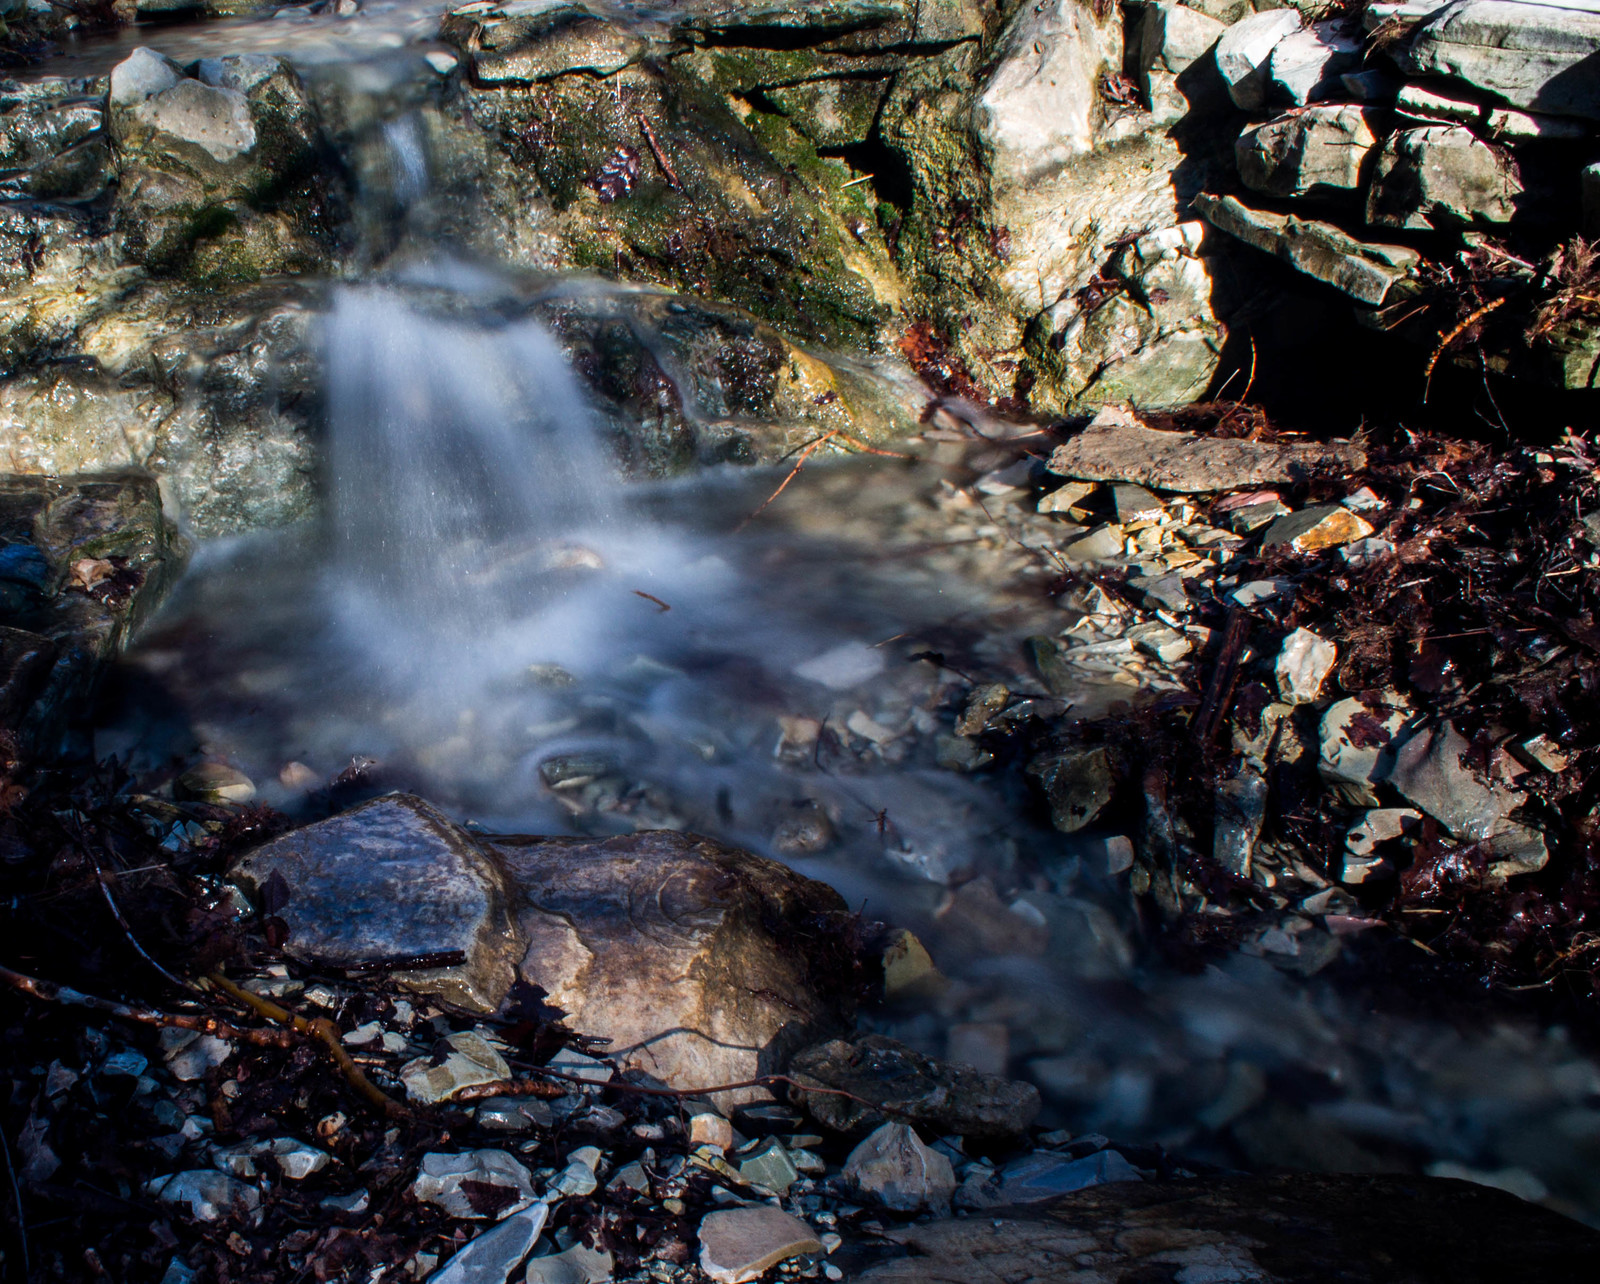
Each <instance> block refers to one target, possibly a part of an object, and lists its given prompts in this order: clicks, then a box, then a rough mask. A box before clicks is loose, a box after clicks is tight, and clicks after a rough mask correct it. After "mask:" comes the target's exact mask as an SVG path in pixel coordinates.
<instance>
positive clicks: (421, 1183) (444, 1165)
mask: <svg viewBox="0 0 1600 1284" xmlns="http://www.w3.org/2000/svg"><path fill="white" fill-rule="evenodd" d="M468 1182H471V1183H473V1184H474V1185H488V1186H500V1187H503V1188H504V1189H506V1190H507V1191H509V1192H511V1193H512V1194H513V1195H514V1196H515V1197H516V1199H517V1201H518V1202H521V1203H524V1204H528V1203H532V1202H533V1186H532V1185H531V1184H530V1180H529V1173H528V1170H527V1169H526V1168H525V1167H523V1166H522V1164H521V1163H519V1162H518V1161H517V1159H516V1158H515V1157H514V1156H512V1155H508V1154H507V1153H506V1152H505V1151H503V1150H471V1151H467V1152H465V1153H463V1154H448V1153H444V1152H441V1151H430V1152H429V1153H428V1154H425V1155H423V1157H422V1166H421V1168H420V1170H419V1171H418V1173H417V1179H416V1181H415V1182H413V1183H412V1186H411V1193H412V1194H413V1195H415V1196H416V1197H417V1199H419V1200H421V1201H422V1202H423V1203H426V1204H433V1205H436V1206H437V1207H439V1208H442V1209H443V1210H444V1211H445V1212H446V1213H448V1214H449V1215H450V1216H451V1217H473V1218H480V1217H487V1216H489V1214H488V1213H486V1212H479V1211H478V1209H477V1208H476V1207H474V1205H473V1203H472V1200H471V1198H470V1197H469V1196H468V1194H467V1192H466V1191H465V1190H464V1189H463V1186H464V1185H465V1184H466V1183H468ZM591 1189H592V1188H591Z"/></svg>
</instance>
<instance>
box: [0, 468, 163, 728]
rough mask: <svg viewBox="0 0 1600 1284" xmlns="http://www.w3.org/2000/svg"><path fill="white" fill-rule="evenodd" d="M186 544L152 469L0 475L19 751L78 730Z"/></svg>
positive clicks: (0, 601) (1, 714) (0, 600)
mask: <svg viewBox="0 0 1600 1284" xmlns="http://www.w3.org/2000/svg"><path fill="white" fill-rule="evenodd" d="M0 449H3V447H0ZM187 552H188V546H187V544H186V542H185V541H184V540H183V539H182V538H181V537H180V536H179V535H178V532H177V529H176V527H175V526H174V525H173V524H172V523H171V522H169V521H168V520H167V518H166V516H165V515H164V514H163V512H162V507H161V495H160V492H159V490H158V488H157V485H156V481H155V479H154V478H153V477H150V476H149V475H147V474H140V473H133V472H121V473H107V474H104V475H97V476H86V477H84V476H80V477H60V478H55V477H33V476H22V477H19V476H10V475H3V474H0V728H5V729H8V730H10V731H11V732H12V733H13V734H14V735H15V736H16V737H17V739H18V741H19V747H20V748H21V749H22V750H23V752H24V753H26V754H29V755H34V754H38V755H42V756H48V755H52V754H54V753H56V752H58V751H59V750H61V749H63V748H65V747H67V742H68V741H69V740H72V739H74V738H75V736H76V734H77V733H76V731H75V728H76V727H77V725H78V724H79V722H80V720H81V719H82V718H83V717H84V716H85V715H86V714H87V713H88V711H89V708H90V704H91V701H92V699H93V696H94V692H95V688H96V685H97V683H98V680H99V678H100V675H101V672H102V671H103V669H104V666H105V665H106V664H107V663H109V662H110V661H111V660H113V659H115V658H116V656H117V655H119V654H120V653H121V651H122V650H123V648H124V647H125V646H126V645H127V643H128V640H129V638H130V637H131V635H132V633H133V631H134V630H135V629H136V628H137V627H138V626H139V625H140V624H142V623H143V622H144V621H145V620H146V619H147V618H148V617H149V616H150V614H151V613H152V612H153V611H154V610H155V608H156V606H157V605H158V604H159V603H160V601H161V599H162V597H163V596H164V595H165V593H166V591H167V589H168V587H169V586H170V585H171V584H172V583H173V582H174V580H175V579H176V578H177V575H178V573H179V571H180V570H181V569H182V566H183V562H184V558H185V556H186V555H187Z"/></svg>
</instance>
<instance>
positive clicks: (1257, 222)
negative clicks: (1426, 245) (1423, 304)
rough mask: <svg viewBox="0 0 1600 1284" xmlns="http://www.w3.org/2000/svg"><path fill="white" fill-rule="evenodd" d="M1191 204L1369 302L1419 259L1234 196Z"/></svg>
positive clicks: (1223, 227) (1377, 300)
mask: <svg viewBox="0 0 1600 1284" xmlns="http://www.w3.org/2000/svg"><path fill="white" fill-rule="evenodd" d="M1194 205H1195V209H1196V210H1198V211H1199V212H1200V213H1201V214H1202V215H1203V216H1204V217H1205V220H1206V221H1207V222H1208V223H1210V224H1211V225H1212V226H1213V227H1215V228H1217V229H1219V230H1220V231H1223V232H1227V233H1228V234H1229V235H1230V236H1236V237H1238V238H1239V239H1240V240H1241V241H1244V242H1245V243H1246V244H1247V245H1253V246H1255V247H1256V248H1257V249H1258V250H1263V251H1265V252H1266V253H1268V254H1271V255H1273V256H1274V257H1276V258H1280V259H1282V260H1283V261H1284V262H1285V263H1287V264H1289V266H1290V267H1292V268H1294V269H1295V270H1296V271H1299V272H1304V273H1305V274H1306V275H1307V276H1310V277H1313V278H1315V279H1316V280H1318V281H1324V282H1326V283H1327V284H1329V285H1331V286H1334V287H1335V288H1336V289H1339V290H1342V291H1344V293H1346V294H1348V295H1349V296H1350V297H1351V298H1353V299H1355V300H1356V302H1358V303H1362V304H1365V305H1366V306H1368V307H1374V308H1375V307H1379V306H1380V305H1381V304H1382V303H1383V300H1384V297H1385V296H1386V295H1387V294H1388V293H1389V290H1390V289H1391V288H1392V287H1393V286H1394V285H1395V284H1396V283H1397V282H1400V281H1404V280H1405V279H1406V278H1407V277H1408V276H1409V275H1410V274H1411V273H1412V272H1413V271H1414V270H1415V269H1416V267H1417V266H1418V265H1419V264H1420V263H1421V262H1422V256H1421V255H1420V254H1418V253H1417V251H1415V250H1413V249H1411V248H1409V247H1407V246H1401V245H1377V244H1374V243H1372V242H1368V241H1358V240H1356V239H1355V238H1354V237H1353V236H1351V235H1350V234H1349V233H1347V232H1345V231H1343V230H1342V229H1341V228H1338V227H1335V226H1334V225H1333V224H1332V223H1325V222H1322V221H1321V220H1318V219H1301V218H1297V217H1296V216H1294V215H1292V214H1277V213H1274V212H1272V211H1270V210H1258V209H1252V208H1250V207H1249V206H1247V205H1245V204H1243V203H1242V202H1240V201H1239V200H1238V199H1237V198H1236V197H1232V196H1224V197H1220V198H1219V197H1216V196H1211V195H1208V194H1205V193H1202V194H1201V195H1199V196H1197V197H1195V199H1194Z"/></svg>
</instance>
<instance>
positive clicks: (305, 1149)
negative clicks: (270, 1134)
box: [262, 1137, 333, 1181]
mask: <svg viewBox="0 0 1600 1284" xmlns="http://www.w3.org/2000/svg"><path fill="white" fill-rule="evenodd" d="M262 1153H264V1154H268V1155H271V1156H272V1157H273V1159H275V1160H276V1161H277V1164H278V1171H279V1172H280V1173H282V1174H283V1175H284V1177H285V1178H287V1179H288V1180H289V1181H304V1180H305V1179H306V1178H307V1177H310V1176H311V1175H313V1174H314V1173H320V1172H321V1171H322V1170H323V1169H324V1168H326V1167H327V1166H328V1165H329V1163H331V1162H332V1160H333V1156H332V1155H330V1154H329V1153H328V1152H327V1151H326V1150H319V1149H317V1147H315V1146H312V1145H308V1144H307V1143H305V1142H303V1141H296V1140H295V1139H294V1138H293V1137H275V1138H273V1140H272V1142H271V1143H270V1144H269V1145H267V1146H266V1147H264V1148H263V1152H262Z"/></svg>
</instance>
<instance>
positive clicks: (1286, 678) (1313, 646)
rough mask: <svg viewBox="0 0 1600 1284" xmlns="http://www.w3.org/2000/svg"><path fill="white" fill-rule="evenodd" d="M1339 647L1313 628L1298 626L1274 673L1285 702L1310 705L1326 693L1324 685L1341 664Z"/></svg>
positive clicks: (1289, 637)
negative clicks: (1335, 667)
mask: <svg viewBox="0 0 1600 1284" xmlns="http://www.w3.org/2000/svg"><path fill="white" fill-rule="evenodd" d="M1338 660H1339V650H1338V648H1337V647H1335V646H1334V644H1333V643H1332V642H1329V641H1328V640H1327V639H1325V638H1319V637H1318V636H1317V635H1316V634H1315V633H1313V632H1311V630H1310V629H1296V630H1295V631H1294V632H1293V633H1291V634H1290V635H1289V636H1288V637H1286V638H1285V639H1284V640H1283V650H1282V651H1280V652H1279V653H1278V663H1277V665H1276V666H1275V667H1274V670H1273V673H1274V676H1276V678H1277V680H1278V694H1279V695H1280V696H1281V697H1282V698H1283V701H1284V703H1285V704H1310V703H1312V702H1313V701H1314V700H1316V698H1317V697H1318V696H1320V695H1321V694H1322V684H1323V683H1324V682H1326V681H1327V680H1328V675H1329V674H1330V673H1332V672H1333V666H1334V665H1335V664H1336V663H1338Z"/></svg>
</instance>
